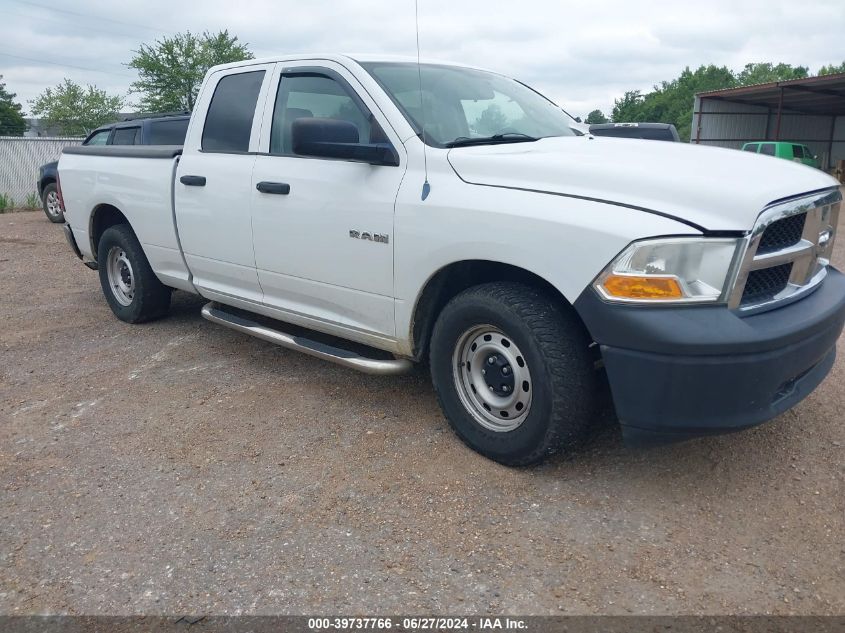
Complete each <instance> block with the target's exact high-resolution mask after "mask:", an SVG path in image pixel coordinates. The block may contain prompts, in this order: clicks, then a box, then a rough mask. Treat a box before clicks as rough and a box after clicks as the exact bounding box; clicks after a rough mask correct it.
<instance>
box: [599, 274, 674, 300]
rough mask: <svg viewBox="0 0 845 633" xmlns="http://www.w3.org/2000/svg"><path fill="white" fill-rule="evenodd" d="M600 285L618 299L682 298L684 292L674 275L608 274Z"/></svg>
mask: <svg viewBox="0 0 845 633" xmlns="http://www.w3.org/2000/svg"><path fill="white" fill-rule="evenodd" d="M602 286H603V287H604V289H605V290H606V291H607V294H609V295H610V296H611V297H618V298H620V299H683V298H684V293H683V291H682V290H681V286H680V284H679V283H678V280H677V279H675V278H674V277H639V276H635V275H610V276H609V277H608V278H607V279H605V280H604V282H603V283H602Z"/></svg>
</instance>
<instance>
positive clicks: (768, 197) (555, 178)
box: [448, 136, 839, 231]
mask: <svg viewBox="0 0 845 633" xmlns="http://www.w3.org/2000/svg"><path fill="white" fill-rule="evenodd" d="M448 160H449V163H450V164H451V165H452V168H453V169H454V170H455V172H456V173H457V174H458V176H459V177H460V178H461V179H462V180H464V181H465V182H467V183H470V184H475V185H489V186H496V187H507V188H513V189H522V190H528V191H537V192H541V193H549V194H558V195H569V196H575V197H579V198H588V199H595V200H597V201H602V202H607V203H611V204H618V205H623V206H628V207H633V208H639V209H642V210H648V211H655V212H658V213H660V214H664V215H670V216H672V217H675V218H677V219H679V220H681V221H683V222H686V223H688V224H693V225H695V226H697V227H699V228H703V229H706V230H710V231H736V230H739V231H746V230H749V229H750V228H751V227H752V226H753V225H754V221H755V220H756V218H757V216H758V215H759V214H760V212H761V211H762V210H763V208H764V207H765V206H766V205H768V204H769V203H771V202H773V201H775V200H780V199H783V198H788V197H792V196H795V195H798V194H802V193H807V192H810V191H816V190H819V189H825V188H828V187H835V186H837V185H838V184H839V183H838V182H836V180H834V179H833V178H831V177H830V176H828V175H827V174H825V173H824V172H822V171H820V170H818V169H814V168H811V167H807V166H805V165H801V164H798V163H793V162H790V161H787V160H784V159H781V158H773V157H770V156H758V155H756V154H752V153H749V152H740V151H737V150H731V149H722V148H715V147H704V146H701V145H689V144H687V143H670V142H665V141H663V142H662V141H643V140H633V139H617V138H591V137H588V136H574V137H568V136H567V137H554V138H544V139H540V140H539V141H536V142H532V143H510V144H504V145H481V146H475V147H461V148H454V149H452V150H450V151H449V154H448Z"/></svg>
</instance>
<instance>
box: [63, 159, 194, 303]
mask: <svg viewBox="0 0 845 633" xmlns="http://www.w3.org/2000/svg"><path fill="white" fill-rule="evenodd" d="M181 153H182V146H181V145H158V146H150V145H124V146H121V145H101V146H95V145H88V146H78V147H66V148H65V149H64V152H63V154H62V158H61V163H60V174H61V186H62V195H63V197H64V200H65V208H66V209H67V212H68V222H69V224H70V225H71V226H72V228H73V235H74V238H75V240H76V243H77V244H78V245H79V248H80V250H81V251H82V254H83V255H84V256H86V257H88V258H91V259H95V254H94V253H93V252H92V247H91V239H90V231H91V227H90V226H89V223H88V216H89V215H90V213H91V211H92V210H93V209H94V208H95V207H98V206H102V205H112V206H114V207H115V208H116V209H119V210H120V212H121V213H122V214H123V215H124V216H126V218H127V220H128V221H129V223H130V224H131V226H132V228H133V230H134V231H135V233H136V235H137V236H138V240H139V241H140V242H141V245H142V246H143V248H144V252H145V253H146V255H147V258H148V259H149V261H150V264H151V266H152V268H153V270H155V271H156V275H157V276H158V277H159V279H160V280H161V281H162V283H164V284H166V285H168V286H171V287H174V288H180V289H183V290H192V287H191V283H190V276H189V273H188V269H187V267H186V266H185V261H184V259H183V258H182V253H181V250H180V248H179V238H178V235H177V230H176V224H175V219H174V215H173V178H174V174H175V169H176V165H177V163H178V160H179V156H180V155H181ZM77 215H78V216H79V217H75V216H77Z"/></svg>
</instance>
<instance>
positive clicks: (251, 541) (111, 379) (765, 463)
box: [0, 212, 845, 615]
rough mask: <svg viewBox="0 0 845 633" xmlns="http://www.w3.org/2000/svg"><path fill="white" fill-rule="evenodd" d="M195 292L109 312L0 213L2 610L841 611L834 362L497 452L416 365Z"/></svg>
mask: <svg viewBox="0 0 845 633" xmlns="http://www.w3.org/2000/svg"><path fill="white" fill-rule="evenodd" d="M839 243H840V245H842V244H843V240H840V241H839ZM836 260H837V261H838V262H839V264H842V263H843V261H845V258H843V252H842V250H841V248H840V250H839V252H838V253H837V257H836ZM201 305H202V302H201V301H200V300H198V299H196V298H192V297H190V296H188V295H186V294H183V293H176V294H175V295H174V305H173V309H172V313H171V316H170V318H168V319H165V320H162V321H159V322H156V323H151V324H147V325H140V326H132V325H127V324H125V323H121V322H120V321H118V320H117V319H115V318H114V317H113V316H112V314H111V313H110V311H109V309H108V307H107V305H106V303H105V301H104V300H103V298H102V296H101V293H100V287H99V283H98V280H97V275H96V273H94V272H92V271H90V270H88V269H87V268H84V267H83V266H82V265H81V264H80V263H79V262H78V261H77V260H76V259H75V257H74V256H73V255H72V254H71V252H70V250H69V249H68V248H67V246H66V244H65V243H64V238H63V236H62V233H61V230H60V229H59V228H58V227H57V226H53V225H51V224H49V223H48V222H47V221H46V220H45V218H44V216H43V214H42V213H40V212H29V213H17V214H9V215H0V323H2V330H0V343H2V347H1V348H0V350H2V356H0V358H2V363H0V421H2V422H0V486H2V503H1V504H0V613H5V614H9V613H75V614H80V613H82V614H134V613H147V614H154V613H168V614H172V613H208V614H240V613H257V614H270V613H274V614H275V613H290V614H299V613H359V614H361V613H364V614H373V613H380V614H391V613H393V614H395V613H453V614H454V613H481V612H496V613H511V614H522V615H526V614H593V613H614V614H628V613H640V614H681V613H683V614H722V613H730V614H745V613H773V614H786V613H798V614H843V613H845V573H843V569H844V568H845V565H843V561H844V560H845V556H844V554H845V544H843V543H844V542H845V541H843V534H844V533H845V530H843V524H844V523H845V521H843V519H844V518H845V494H843V446H845V431H843V424H842V411H843V409H845V394H844V393H843V390H842V388H841V385H842V380H843V372H845V367H843V363H844V362H845V361H842V360H840V361H838V362H837V364H836V366H835V367H834V369H833V372H832V374H831V375H830V376H829V377H828V378H827V380H826V381H825V382H824V384H823V385H822V386H821V387H820V388H819V389H818V390H817V391H816V392H815V393H814V394H813V395H811V396H810V397H809V398H808V399H807V400H806V401H804V402H803V403H802V404H801V405H799V406H798V407H797V408H796V409H794V410H793V411H790V412H788V413H787V414H785V415H783V416H781V417H780V418H778V419H777V420H775V421H773V422H771V423H769V424H767V425H764V426H762V427H759V428H756V429H754V430H751V431H747V432H743V433H739V434H736V435H732V436H725V437H718V438H708V439H702V440H696V441H692V442H688V443H686V444H681V445H675V446H672V447H669V448H662V449H654V450H647V451H644V450H637V451H635V450H628V449H625V448H624V447H623V446H622V443H621V440H620V437H619V434H618V432H617V431H616V430H615V429H608V430H606V431H605V432H604V433H602V434H601V435H600V436H599V437H598V438H596V439H595V441H594V442H593V443H592V444H591V445H590V446H589V447H587V448H586V450H584V451H583V452H582V453H580V454H579V455H577V456H575V457H573V458H570V459H557V460H552V461H551V462H549V463H546V464H544V465H542V466H540V467H536V468H531V469H508V468H505V467H502V466H499V465H497V464H495V463H493V462H490V461H488V460H486V459H484V458H482V457H480V456H479V455H477V454H475V453H473V452H471V451H470V450H469V449H467V448H465V447H464V446H463V445H462V444H461V443H460V442H459V441H458V440H457V439H456V438H455V437H453V435H452V434H451V432H450V430H449V428H448V426H447V424H446V422H445V420H444V419H443V417H442V415H441V414H440V411H439V410H438V408H437V405H436V402H435V397H434V394H433V391H432V388H431V386H430V384H429V381H428V378H427V376H426V374H425V373H424V371H422V370H420V371H418V372H416V373H415V374H412V375H410V376H405V377H397V378H379V377H371V376H365V375H362V374H358V373H355V372H353V371H350V370H346V369H342V368H339V367H336V366H334V365H331V364H328V363H324V362H321V361H318V360H316V359H311V358H309V357H306V356H304V355H301V354H297V353H294V352H289V351H286V350H283V349H280V348H277V347H275V346H273V345H270V344H267V343H264V342H261V341H258V340H254V339H250V338H248V337H246V336H243V335H241V334H237V333H235V332H232V331H229V330H226V329H224V328H222V327H219V326H215V325H213V324H210V323H207V322H205V321H204V320H203V319H201V317H200V316H199V309H200V306H201ZM841 358H845V355H842V356H841Z"/></svg>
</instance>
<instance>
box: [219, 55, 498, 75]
mask: <svg viewBox="0 0 845 633" xmlns="http://www.w3.org/2000/svg"><path fill="white" fill-rule="evenodd" d="M295 61H331V62H336V63H338V64H344V63H345V62H350V61H352V62H356V63H369V62H384V63H405V64H416V63H417V58H416V57H411V56H408V55H383V54H376V53H356V54H340V53H329V54H321V53H299V54H294V55H273V56H271V57H261V58H258V59H247V60H244V61H240V62H231V63H229V64H220V65H218V66H212V67H211V68H210V69H209V72H216V71H219V70H228V69H229V68H239V67H243V66H255V65H258V64H275V63H278V62H295ZM420 63H421V64H437V65H440V66H460V67H463V68H475V69H478V70H486V69H483V68H479V67H477V66H472V65H471V64H464V63H460V62H454V61H448V60H442V59H421V60H420Z"/></svg>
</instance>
